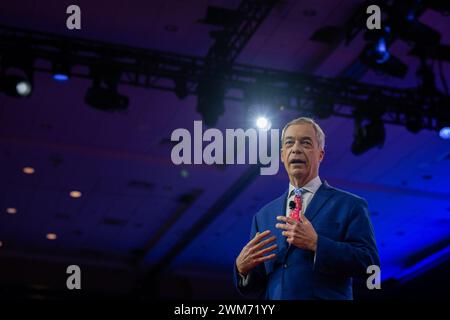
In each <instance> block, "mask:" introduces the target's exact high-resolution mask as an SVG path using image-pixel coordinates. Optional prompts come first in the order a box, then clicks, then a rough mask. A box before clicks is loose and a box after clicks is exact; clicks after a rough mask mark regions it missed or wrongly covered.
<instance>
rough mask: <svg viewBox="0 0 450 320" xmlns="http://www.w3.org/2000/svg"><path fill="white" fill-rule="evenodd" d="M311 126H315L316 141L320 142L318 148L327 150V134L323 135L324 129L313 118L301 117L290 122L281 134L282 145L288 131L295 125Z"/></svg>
mask: <svg viewBox="0 0 450 320" xmlns="http://www.w3.org/2000/svg"><path fill="white" fill-rule="evenodd" d="M308 123H309V124H310V125H312V126H313V128H314V131H315V132H316V139H317V142H318V146H319V148H320V149H322V150H323V149H325V133H323V130H322V128H321V127H320V126H319V125H318V124H317V123H316V122H315V121H314V120H313V119H311V118H307V117H300V118H297V119H294V120H292V121H289V122H288V123H287V124H286V125H285V126H284V128H283V131H282V132H281V145H283V141H284V133H285V132H286V129H287V128H288V127H290V126H292V125H294V124H308Z"/></svg>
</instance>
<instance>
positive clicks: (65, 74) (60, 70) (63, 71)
mask: <svg viewBox="0 0 450 320" xmlns="http://www.w3.org/2000/svg"><path fill="white" fill-rule="evenodd" d="M52 72H53V80H55V81H58V82H66V81H68V80H69V79H70V68H69V66H68V65H67V63H62V62H54V63H53V70H52Z"/></svg>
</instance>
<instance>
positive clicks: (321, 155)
mask: <svg viewBox="0 0 450 320" xmlns="http://www.w3.org/2000/svg"><path fill="white" fill-rule="evenodd" d="M324 156H325V150H323V149H322V150H320V156H319V162H322V160H323V157H324Z"/></svg>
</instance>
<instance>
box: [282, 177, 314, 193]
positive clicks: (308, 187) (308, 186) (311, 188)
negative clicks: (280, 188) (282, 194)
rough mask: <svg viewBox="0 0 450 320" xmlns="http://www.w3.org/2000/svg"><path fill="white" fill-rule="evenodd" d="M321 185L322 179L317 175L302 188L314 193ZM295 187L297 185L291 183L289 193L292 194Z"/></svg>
mask: <svg viewBox="0 0 450 320" xmlns="http://www.w3.org/2000/svg"><path fill="white" fill-rule="evenodd" d="M321 185H322V181H321V180H320V178H319V176H316V177H315V178H314V179H312V180H310V181H309V182H308V183H307V184H305V185H304V186H303V187H302V188H303V189H305V190H306V191H308V192H311V193H312V194H313V195H314V194H315V193H316V192H317V190H319V188H320V186H321ZM294 189H295V187H294V186H293V185H292V184H291V183H289V192H288V195H290V194H291V193H292V191H293V190H294Z"/></svg>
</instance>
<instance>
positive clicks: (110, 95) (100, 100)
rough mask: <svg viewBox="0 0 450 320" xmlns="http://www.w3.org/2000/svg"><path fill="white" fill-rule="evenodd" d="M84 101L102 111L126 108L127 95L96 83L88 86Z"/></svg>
mask: <svg viewBox="0 0 450 320" xmlns="http://www.w3.org/2000/svg"><path fill="white" fill-rule="evenodd" d="M84 101H85V102H86V104H88V105H90V106H91V107H93V108H95V109H98V110H102V111H119V110H126V109H127V108H128V103H129V100H128V97H127V96H124V95H121V94H119V93H118V92H117V91H116V90H114V89H110V88H103V87H101V86H98V85H93V86H92V87H90V88H89V89H88V91H87V93H86V96H85V99H84Z"/></svg>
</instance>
